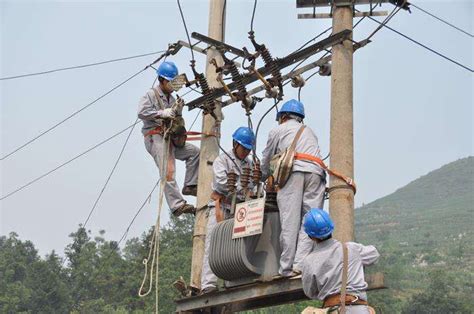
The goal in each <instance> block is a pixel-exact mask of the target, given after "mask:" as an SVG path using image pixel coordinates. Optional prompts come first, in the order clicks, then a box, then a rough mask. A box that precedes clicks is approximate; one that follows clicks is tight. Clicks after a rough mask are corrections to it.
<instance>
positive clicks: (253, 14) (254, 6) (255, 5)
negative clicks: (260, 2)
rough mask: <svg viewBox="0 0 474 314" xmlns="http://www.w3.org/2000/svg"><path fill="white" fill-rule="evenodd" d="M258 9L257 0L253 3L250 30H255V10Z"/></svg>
mask: <svg viewBox="0 0 474 314" xmlns="http://www.w3.org/2000/svg"><path fill="white" fill-rule="evenodd" d="M256 9H257V0H255V2H254V3H253V12H252V19H251V20H250V31H251V32H253V19H254V18H255V11H256Z"/></svg>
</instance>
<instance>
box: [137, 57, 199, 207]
mask: <svg viewBox="0 0 474 314" xmlns="http://www.w3.org/2000/svg"><path fill="white" fill-rule="evenodd" d="M156 72H157V74H158V80H159V82H160V83H159V86H158V87H156V88H152V89H150V90H149V91H148V92H147V93H146V94H145V96H143V97H142V98H141V99H140V103H139V105H138V117H139V118H140V119H141V120H143V128H142V132H143V135H144V136H145V147H146V150H147V151H148V153H150V155H151V156H152V157H153V159H154V160H155V163H156V165H157V166H158V169H159V172H160V175H161V176H162V180H166V185H165V189H164V194H165V197H166V202H167V203H168V206H169V208H170V209H171V212H172V213H173V215H174V216H179V215H181V214H183V213H194V212H195V208H194V206H193V205H191V204H187V203H186V200H185V199H184V198H183V196H182V195H181V193H180V191H179V188H178V185H177V183H176V179H175V168H176V166H175V164H176V159H179V160H184V161H185V162H186V175H185V178H184V188H183V191H182V192H183V194H184V195H193V196H196V194H197V178H198V171H199V148H197V147H196V146H194V145H192V144H189V143H186V142H185V134H186V130H185V129H184V120H183V118H182V116H181V113H182V106H179V103H177V102H176V100H175V98H174V97H173V95H172V94H171V93H172V92H173V87H172V86H171V84H170V81H171V80H173V79H174V78H175V77H176V76H177V75H178V68H177V67H176V65H175V64H174V63H173V62H169V61H166V62H163V63H162V64H160V66H159V67H158V70H157V71H156ZM183 130H184V132H183ZM165 132H166V133H167V134H169V135H170V136H171V143H172V145H170V146H169V149H165V147H164V145H165V144H166V143H168V141H165V139H164V135H165ZM183 133H184V134H183ZM183 139H184V140H183ZM166 151H167V152H168V153H167V156H163V154H164V152H166ZM164 160H166V162H165V163H164V164H165V165H166V169H162V168H163V161H164ZM164 170H166V171H164ZM164 173H166V178H164V177H163V174H164Z"/></svg>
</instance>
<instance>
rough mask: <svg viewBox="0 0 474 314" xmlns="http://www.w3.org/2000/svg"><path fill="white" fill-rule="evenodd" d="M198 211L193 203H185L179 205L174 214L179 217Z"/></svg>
mask: <svg viewBox="0 0 474 314" xmlns="http://www.w3.org/2000/svg"><path fill="white" fill-rule="evenodd" d="M195 213H196V208H195V207H194V206H193V205H191V204H187V203H184V204H183V205H181V206H179V207H178V208H176V209H175V210H174V211H173V216H175V217H179V216H181V215H182V214H195Z"/></svg>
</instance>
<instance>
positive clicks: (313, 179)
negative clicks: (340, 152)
mask: <svg viewBox="0 0 474 314" xmlns="http://www.w3.org/2000/svg"><path fill="white" fill-rule="evenodd" d="M302 125H303V124H302V123H300V122H298V121H296V120H294V119H290V120H288V121H286V122H285V123H282V124H280V125H278V126H277V127H276V128H274V129H273V130H271V131H270V133H269V134H268V141H267V146H266V147H265V150H264V151H263V159H262V174H263V179H264V180H265V179H266V178H267V177H268V176H269V168H270V160H271V158H272V157H273V156H274V155H275V154H278V153H280V152H282V151H284V150H285V149H286V148H288V147H289V146H290V145H291V143H292V142H293V139H294V138H295V136H296V133H297V132H298V130H299V129H300V127H301V126H302ZM295 150H296V152H298V153H304V154H309V155H313V156H316V157H318V158H320V157H321V156H320V150H319V144H318V138H317V137H316V135H315V134H314V133H313V131H312V130H311V129H310V128H309V127H306V128H305V129H304V130H303V133H302V134H301V136H300V138H299V140H298V142H297V143H296V149H295ZM325 188H326V173H325V172H324V171H323V169H321V168H320V167H319V166H318V165H317V164H315V163H313V162H310V161H305V160H295V161H294V164H293V169H292V173H291V175H290V177H289V178H288V181H287V182H286V184H285V185H284V186H283V188H281V189H280V190H279V191H278V194H277V203H278V208H279V211H280V223H281V234H280V247H281V251H282V253H281V257H280V269H279V273H280V275H282V276H288V275H290V274H291V272H292V269H295V270H301V266H300V264H301V262H302V260H303V258H304V257H305V256H306V255H307V254H308V253H309V252H310V251H311V249H312V247H313V243H312V241H311V239H309V238H308V236H307V235H306V233H305V232H304V230H303V226H302V221H303V217H304V215H305V214H306V213H307V212H308V211H309V210H310V209H311V208H323V205H324V191H325Z"/></svg>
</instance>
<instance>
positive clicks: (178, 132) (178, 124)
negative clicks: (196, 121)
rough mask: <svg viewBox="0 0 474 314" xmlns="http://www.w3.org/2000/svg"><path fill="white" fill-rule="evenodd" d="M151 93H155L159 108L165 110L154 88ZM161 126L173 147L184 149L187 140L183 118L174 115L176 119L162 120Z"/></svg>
mask: <svg viewBox="0 0 474 314" xmlns="http://www.w3.org/2000/svg"><path fill="white" fill-rule="evenodd" d="M153 92H154V93H155V98H156V100H157V102H158V105H159V107H160V108H161V109H165V104H164V103H163V101H162V100H161V97H160V95H159V94H158V92H157V90H156V89H155V88H153ZM163 124H164V125H165V126H166V129H167V130H168V131H167V135H168V136H169V137H170V139H171V143H173V146H174V147H177V148H182V147H184V145H185V144H186V139H187V131H186V126H185V122H184V119H183V116H182V115H176V117H174V118H173V119H172V120H163Z"/></svg>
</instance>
